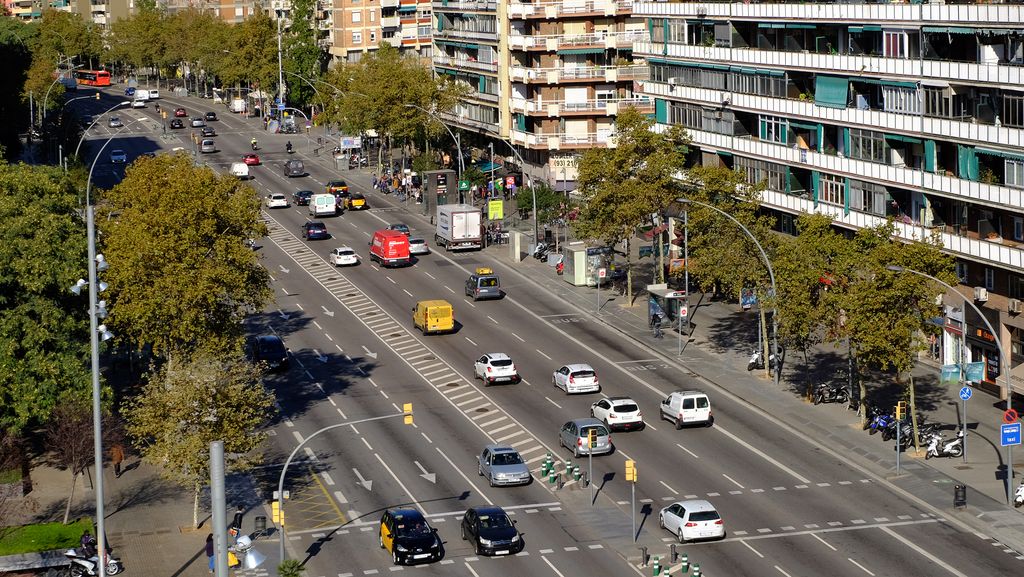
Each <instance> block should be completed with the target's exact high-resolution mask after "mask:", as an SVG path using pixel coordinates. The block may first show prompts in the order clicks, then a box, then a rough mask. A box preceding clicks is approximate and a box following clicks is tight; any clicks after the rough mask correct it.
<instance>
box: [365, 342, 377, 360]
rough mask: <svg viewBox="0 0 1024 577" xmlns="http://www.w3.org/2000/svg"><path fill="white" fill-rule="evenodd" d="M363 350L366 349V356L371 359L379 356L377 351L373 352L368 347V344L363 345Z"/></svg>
mask: <svg viewBox="0 0 1024 577" xmlns="http://www.w3.org/2000/svg"><path fill="white" fill-rule="evenodd" d="M363 350H364V351H366V356H368V357H370V358H371V359H376V358H377V353H371V352H370V349H368V348H366V345H363Z"/></svg>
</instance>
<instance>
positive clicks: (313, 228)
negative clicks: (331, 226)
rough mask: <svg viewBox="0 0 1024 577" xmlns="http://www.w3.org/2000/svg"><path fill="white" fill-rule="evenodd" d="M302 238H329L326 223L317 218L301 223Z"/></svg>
mask: <svg viewBox="0 0 1024 577" xmlns="http://www.w3.org/2000/svg"><path fill="white" fill-rule="evenodd" d="M302 238H304V239H306V240H326V239H329V238H331V235H330V234H329V233H328V232H327V225H325V224H324V223H322V222H320V221H319V220H311V221H309V222H307V223H305V224H303V225H302Z"/></svg>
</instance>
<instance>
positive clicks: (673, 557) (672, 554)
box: [668, 543, 679, 564]
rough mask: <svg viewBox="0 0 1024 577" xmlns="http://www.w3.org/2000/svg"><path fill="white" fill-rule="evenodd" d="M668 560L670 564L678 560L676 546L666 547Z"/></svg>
mask: <svg viewBox="0 0 1024 577" xmlns="http://www.w3.org/2000/svg"><path fill="white" fill-rule="evenodd" d="M668 558H669V562H670V563H673V564H674V563H675V562H676V561H678V560H679V553H677V552H676V544H675V543H673V544H671V545H669V546H668Z"/></svg>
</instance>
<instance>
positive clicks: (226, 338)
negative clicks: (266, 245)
mask: <svg viewBox="0 0 1024 577" xmlns="http://www.w3.org/2000/svg"><path fill="white" fill-rule="evenodd" d="M100 213H101V214H100V216H99V217H98V218H97V220H98V222H99V223H100V225H99V226H100V230H101V232H102V234H103V242H104V253H105V255H106V258H107V261H108V262H110V263H111V267H110V270H108V271H107V272H106V273H105V278H106V280H107V282H109V284H110V296H109V302H110V307H109V308H110V318H109V319H108V321H107V324H109V325H111V326H112V327H114V330H115V331H116V332H117V333H118V334H120V335H123V336H124V337H125V338H127V339H129V342H131V343H133V345H135V346H139V347H141V346H145V345H147V344H148V345H152V347H153V349H154V351H155V352H156V353H157V354H159V355H164V356H170V355H180V354H183V355H186V356H187V355H188V354H191V353H193V352H196V351H201V350H204V349H205V350H212V351H234V350H239V349H240V346H241V339H242V331H243V327H242V324H241V321H242V319H243V318H244V317H245V315H246V314H247V313H248V312H249V311H251V310H262V308H263V307H264V305H266V304H267V302H268V301H269V300H270V299H271V296H272V293H271V290H270V287H269V281H270V277H269V274H268V273H267V271H266V269H265V268H263V267H262V266H260V263H259V255H258V253H256V252H253V251H252V250H251V249H250V248H249V247H248V246H247V245H246V243H245V241H246V240H247V239H251V238H258V237H260V236H263V235H264V234H266V226H265V225H264V224H263V221H262V219H261V218H260V203H259V200H258V199H257V198H256V196H255V195H254V194H253V191H252V189H251V188H250V187H249V186H248V185H247V184H243V183H241V182H239V181H238V179H236V178H234V177H231V176H227V175H225V176H221V175H218V174H216V173H214V172H213V171H212V170H210V169H209V168H205V167H202V168H200V167H196V166H194V165H193V163H192V158H191V157H189V156H187V155H185V154H175V155H160V156H157V157H156V158H140V159H138V160H136V161H135V162H134V163H133V164H132V165H131V166H130V167H129V168H128V170H127V172H126V174H125V177H124V179H123V180H122V181H121V182H120V183H119V184H118V185H117V186H115V187H114V188H113V189H111V190H110V191H108V192H106V193H105V194H104V195H103V203H102V206H101V210H100Z"/></svg>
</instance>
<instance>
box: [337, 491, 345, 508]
mask: <svg viewBox="0 0 1024 577" xmlns="http://www.w3.org/2000/svg"><path fill="white" fill-rule="evenodd" d="M334 498H335V499H337V500H338V502H339V503H341V504H342V505H347V504H348V499H346V498H345V495H342V494H341V491H335V492H334Z"/></svg>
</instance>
